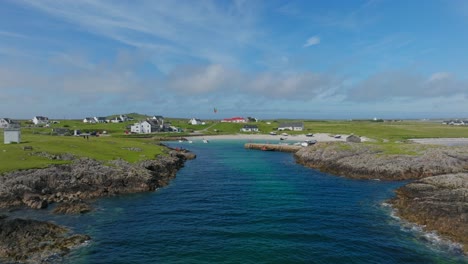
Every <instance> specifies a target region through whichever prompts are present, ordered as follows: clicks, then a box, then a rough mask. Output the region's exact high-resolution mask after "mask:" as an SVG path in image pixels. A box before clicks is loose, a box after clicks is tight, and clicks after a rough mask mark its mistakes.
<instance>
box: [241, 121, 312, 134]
mask: <svg viewBox="0 0 468 264" xmlns="http://www.w3.org/2000/svg"><path fill="white" fill-rule="evenodd" d="M277 129H278V131H285V130H289V131H303V130H304V123H303V122H290V123H280V124H279V126H278V128H277ZM240 131H241V132H259V130H258V126H256V125H244V126H243V127H242V128H241V129H240Z"/></svg>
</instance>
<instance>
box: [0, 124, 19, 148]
mask: <svg viewBox="0 0 468 264" xmlns="http://www.w3.org/2000/svg"><path fill="white" fill-rule="evenodd" d="M3 142H4V143H5V144H10V143H12V142H15V143H21V129H19V128H5V129H4V130H3Z"/></svg>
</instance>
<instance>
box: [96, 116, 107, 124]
mask: <svg viewBox="0 0 468 264" xmlns="http://www.w3.org/2000/svg"><path fill="white" fill-rule="evenodd" d="M94 120H95V121H96V123H106V122H107V118H105V117H103V116H99V117H94Z"/></svg>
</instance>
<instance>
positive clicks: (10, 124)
mask: <svg viewBox="0 0 468 264" xmlns="http://www.w3.org/2000/svg"><path fill="white" fill-rule="evenodd" d="M19 126H20V124H19V123H18V122H16V121H14V120H12V119H10V118H0V128H15V127H19Z"/></svg>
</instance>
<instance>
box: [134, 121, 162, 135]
mask: <svg viewBox="0 0 468 264" xmlns="http://www.w3.org/2000/svg"><path fill="white" fill-rule="evenodd" d="M157 129H158V127H156V126H155V124H154V122H151V121H149V120H145V121H143V122H140V123H135V124H134V125H133V126H131V127H130V132H132V133H137V134H149V133H152V132H156V131H157Z"/></svg>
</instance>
